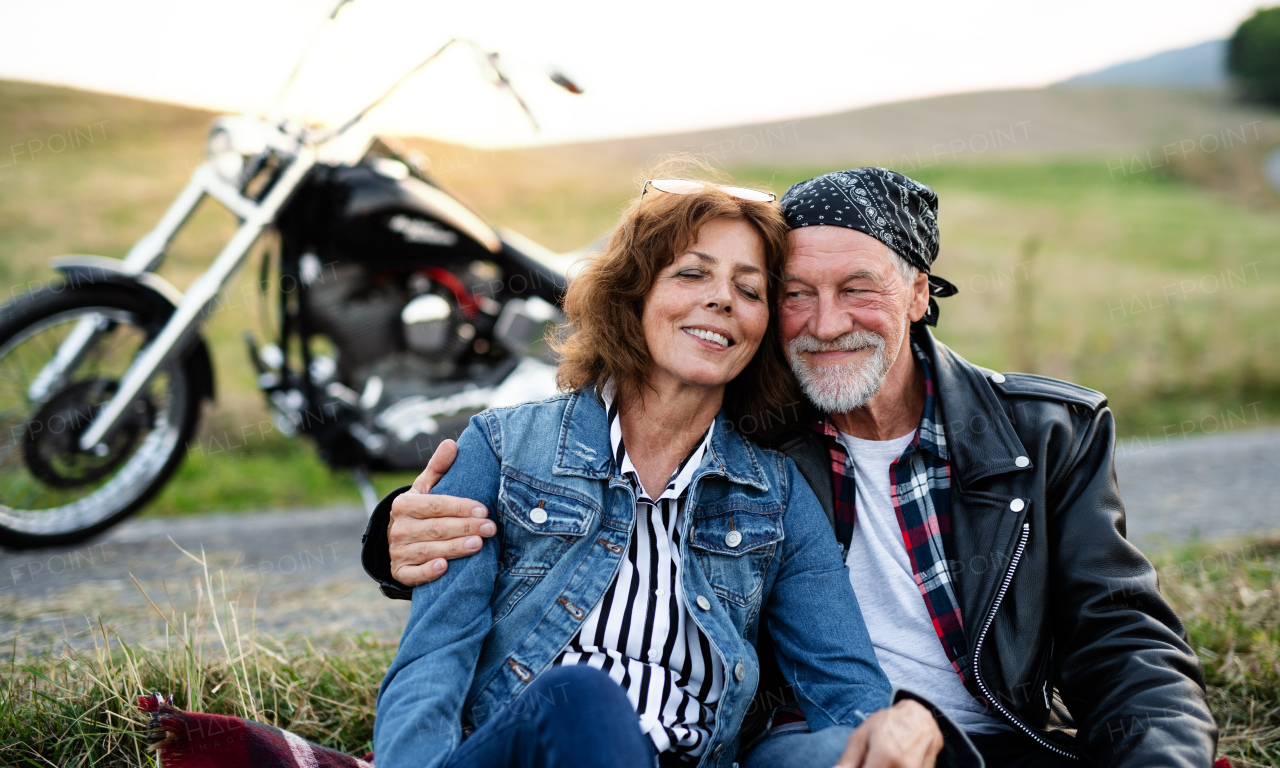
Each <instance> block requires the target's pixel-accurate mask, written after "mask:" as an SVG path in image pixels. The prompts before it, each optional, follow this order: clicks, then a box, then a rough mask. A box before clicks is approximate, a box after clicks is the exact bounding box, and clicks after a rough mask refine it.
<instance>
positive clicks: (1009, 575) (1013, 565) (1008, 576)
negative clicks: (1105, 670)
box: [973, 523, 1080, 760]
mask: <svg viewBox="0 0 1280 768" xmlns="http://www.w3.org/2000/svg"><path fill="white" fill-rule="evenodd" d="M1030 538H1031V523H1023V524H1022V535H1021V536H1020V537H1019V538H1018V547H1017V549H1015V550H1014V551H1013V559H1012V560H1010V561H1009V570H1007V571H1005V574H1004V581H1002V582H1000V590H999V591H998V592H996V599H995V602H994V603H992V604H991V610H990V611H989V612H988V613H987V620H986V622H985V623H983V625H982V631H981V632H979V633H978V642H976V643H974V645H973V679H974V681H975V682H977V683H978V688H979V689H980V690H981V691H982V695H983V696H986V697H987V701H988V702H990V704H991V706H992V707H994V708H995V710H996V711H997V712H999V713H1000V714H1001V715H1004V718H1005V719H1006V720H1008V721H1009V722H1010V723H1012V724H1013V725H1014V727H1016V728H1017V729H1018V730H1020V731H1022V732H1023V733H1025V734H1026V735H1027V736H1029V737H1030V738H1031V740H1032V741H1034V742H1035V743H1037V744H1039V745H1040V746H1042V747H1044V748H1045V749H1047V750H1049V751H1050V752H1053V753H1054V754H1056V755H1061V756H1062V757H1066V758H1070V759H1072V760H1079V759H1080V757H1079V756H1078V755H1074V754H1072V753H1071V752H1068V751H1067V750H1065V749H1063V748H1062V747H1059V746H1057V745H1055V744H1052V743H1050V742H1049V741H1048V740H1047V739H1045V738H1044V737H1043V736H1041V735H1040V734H1039V732H1037V731H1036V729H1034V728H1032V727H1031V726H1029V725H1027V724H1026V723H1024V722H1022V721H1021V720H1019V719H1018V718H1017V716H1015V715H1014V714H1013V713H1012V712H1010V711H1009V710H1008V709H1005V707H1004V705H1003V704H1001V703H1000V702H999V701H998V700H996V697H995V696H992V695H991V690H990V689H989V688H987V684H986V682H985V681H983V679H982V671H981V666H982V644H983V642H985V641H986V639H987V631H988V630H990V629H991V624H992V623H993V622H994V621H995V619H996V611H998V610H1000V603H1001V602H1003V601H1004V596H1005V593H1006V592H1008V591H1009V584H1010V583H1011V582H1012V581H1013V572H1014V571H1016V570H1017V569H1018V561H1020V560H1021V559H1022V553H1023V552H1024V551H1025V550H1026V548H1027V540H1028V539H1030Z"/></svg>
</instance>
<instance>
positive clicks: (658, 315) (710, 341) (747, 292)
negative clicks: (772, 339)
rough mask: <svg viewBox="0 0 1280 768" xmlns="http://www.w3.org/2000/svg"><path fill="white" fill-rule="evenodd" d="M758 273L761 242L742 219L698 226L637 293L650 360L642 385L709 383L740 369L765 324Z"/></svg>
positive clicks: (763, 285)
mask: <svg viewBox="0 0 1280 768" xmlns="http://www.w3.org/2000/svg"><path fill="white" fill-rule="evenodd" d="M764 270H765V265H764V241H763V240H761V238H760V235H759V234H758V233H757V232H756V230H755V229H754V228H753V227H752V226H751V225H750V224H748V223H746V222H745V221H742V220H740V219H714V220H712V221H710V222H708V223H707V224H705V225H703V227H702V229H701V230H700V231H699V232H698V238H697V240H696V241H694V243H693V244H692V245H690V246H689V247H688V248H687V249H686V250H685V251H684V252H683V253H678V254H676V258H675V261H673V262H672V263H671V264H670V265H668V266H667V267H666V268H665V269H663V270H662V271H661V272H659V273H658V278H657V280H655V281H654V283H653V287H652V288H650V289H649V295H648V296H646V297H645V302H644V314H643V317H642V318H641V322H642V324H643V327H644V336H645V342H646V343H647V344H648V346H649V355H650V357H651V358H652V361H653V362H652V366H651V368H650V370H649V380H648V382H647V383H648V384H650V385H652V386H658V387H660V386H661V384H663V383H678V384H684V385H691V386H696V387H705V388H714V387H721V386H724V385H725V384H727V383H729V382H730V381H732V380H733V378H734V377H735V376H737V375H738V374H739V373H741V372H742V369H743V368H745V367H746V366H747V363H748V362H750V361H751V358H752V356H753V355H755V353H756V350H757V349H758V348H759V347H760V342H761V340H762V339H764V335H765V329H766V328H767V327H768V325H769V306H768V296H767V294H766V287H767V280H766V276H765V271H764ZM659 391H662V389H661V388H659Z"/></svg>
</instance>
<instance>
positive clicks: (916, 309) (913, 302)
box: [907, 270, 929, 323]
mask: <svg viewBox="0 0 1280 768" xmlns="http://www.w3.org/2000/svg"><path fill="white" fill-rule="evenodd" d="M907 290H908V291H910V292H911V298H910V309H909V311H908V312H907V316H908V317H910V318H911V322H913V323H915V322H919V320H920V318H922V317H924V315H925V313H926V312H928V311H929V275H928V274H927V273H925V272H924V271H923V270H916V279H915V280H913V281H912V283H911V285H910V286H909V287H908V288H907Z"/></svg>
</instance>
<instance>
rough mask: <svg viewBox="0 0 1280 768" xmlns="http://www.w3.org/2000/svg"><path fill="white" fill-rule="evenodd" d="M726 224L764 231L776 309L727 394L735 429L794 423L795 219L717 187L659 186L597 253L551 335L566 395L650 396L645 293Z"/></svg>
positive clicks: (758, 432)
mask: <svg viewBox="0 0 1280 768" xmlns="http://www.w3.org/2000/svg"><path fill="white" fill-rule="evenodd" d="M703 175H706V174H703ZM684 178H689V176H688V175H687V173H686V175H685V176H684ZM723 181H724V180H722V179H717V180H716V183H723ZM721 218H727V219H738V220H741V221H745V222H746V223H748V224H750V225H751V226H752V227H753V228H754V229H755V230H756V232H757V233H758V234H759V235H760V239H761V241H762V242H763V244H764V262H765V273H766V279H767V289H766V290H767V297H768V302H769V308H770V314H769V325H768V329H767V330H766V332H765V337H764V339H763V340H762V341H761V343H760V348H759V349H758V350H757V351H756V354H755V355H754V356H753V357H752V358H751V361H750V362H749V363H748V364H747V366H746V368H744V369H743V371H742V373H740V374H739V375H738V376H737V378H735V379H734V380H733V381H731V382H730V383H729V385H728V386H727V387H726V388H725V398H724V407H725V410H726V413H727V415H728V417H729V419H730V420H731V421H732V424H733V427H734V428H735V429H737V430H738V431H740V432H742V433H743V434H745V435H747V436H748V437H753V438H755V439H759V440H763V439H767V438H769V437H770V436H772V434H773V433H774V432H775V431H776V426H778V425H782V424H784V423H785V422H787V421H789V420H792V419H793V417H794V413H795V412H797V410H798V407H799V404H800V403H801V402H802V401H801V398H800V397H799V395H798V389H797V387H796V385H795V380H794V379H793V378H792V376H791V371H790V369H789V368H788V367H787V362H786V357H785V355H784V353H783V350H782V343H781V338H780V334H779V330H778V320H777V317H778V315H777V311H776V307H777V294H778V289H779V285H780V277H781V275H782V266H783V260H784V258H785V257H786V247H787V239H786V238H787V225H786V221H785V220H784V219H783V217H782V212H781V210H780V209H779V207H778V204H777V203H762V202H752V201H748V200H741V199H738V198H736V197H733V196H731V195H729V194H727V193H726V192H724V191H722V190H720V189H719V188H717V187H716V186H715V184H711V183H709V184H707V186H706V187H705V188H704V189H702V190H700V191H698V192H696V193H693V194H687V195H677V194H667V193H663V192H655V191H653V190H652V189H650V191H649V192H648V193H647V194H644V195H643V199H642V198H641V197H637V198H636V199H635V200H633V201H631V203H630V204H629V205H628V206H627V208H626V210H625V211H624V212H623V214H622V219H621V221H619V222H618V225H617V227H616V228H614V230H613V233H612V234H611V235H610V237H609V241H608V244H607V245H606V246H605V248H604V250H603V251H601V252H600V253H598V254H595V255H594V256H591V257H589V258H588V260H587V263H586V265H585V266H584V267H582V269H581V271H580V272H579V273H578V274H577V276H576V277H574V279H573V280H572V282H571V283H570V284H569V290H568V293H567V294H566V295H565V300H564V311H565V315H566V317H567V318H568V321H569V323H568V325H567V326H565V327H564V328H563V329H562V330H561V332H560V333H559V334H558V335H557V337H556V338H554V339H552V348H553V349H554V350H555V351H556V353H557V354H558V355H559V356H560V369H559V371H558V373H557V375H556V380H557V383H558V384H559V385H560V388H561V389H562V390H565V391H571V390H577V389H581V388H583V387H587V386H590V385H592V384H594V383H596V382H600V381H613V382H616V384H617V386H618V392H619V394H620V396H621V397H622V398H623V400H626V399H630V398H631V397H636V396H643V392H642V391H641V390H642V386H643V383H644V380H645V377H646V376H647V374H648V372H649V366H650V364H651V362H652V360H651V358H650V355H649V350H648V344H647V343H646V341H645V336H644V329H643V327H642V324H641V317H642V315H643V313H644V301H645V297H646V296H648V294H649V290H650V289H651V288H652V287H653V284H654V282H655V280H657V276H658V274H659V273H660V272H661V271H662V270H663V269H664V268H666V267H667V266H668V265H669V264H671V262H672V261H674V260H675V257H676V255H677V254H679V253H682V252H684V251H685V250H686V249H687V248H688V247H689V246H690V245H692V244H693V243H694V241H696V240H697V237H698V232H699V231H700V230H701V229H702V227H703V226H704V225H705V224H707V223H708V222H710V221H713V220H715V219H721Z"/></svg>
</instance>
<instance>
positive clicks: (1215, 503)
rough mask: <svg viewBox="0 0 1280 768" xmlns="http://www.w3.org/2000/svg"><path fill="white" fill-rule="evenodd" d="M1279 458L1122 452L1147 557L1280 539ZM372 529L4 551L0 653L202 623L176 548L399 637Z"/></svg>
mask: <svg viewBox="0 0 1280 768" xmlns="http://www.w3.org/2000/svg"><path fill="white" fill-rule="evenodd" d="M1277 456H1280V430H1257V431H1251V432H1235V433H1227V434H1223V435H1217V436H1210V437H1201V438H1197V439H1186V440H1170V441H1167V442H1160V441H1155V442H1150V441H1138V442H1128V443H1123V444H1121V446H1119V450H1118V453H1117V462H1116V464H1117V474H1118V475H1119V478H1120V485H1121V491H1122V493H1123V495H1124V498H1125V502H1126V506H1127V509H1128V517H1129V535H1130V538H1131V539H1132V540H1133V541H1135V542H1136V543H1138V544H1139V545H1140V546H1143V547H1146V548H1149V549H1150V548H1158V547H1160V546H1163V545H1164V544H1165V543H1167V542H1179V541H1185V540H1186V539H1188V538H1190V537H1191V536H1192V535H1193V534H1194V533H1195V532H1197V531H1198V532H1199V535H1200V536H1201V537H1202V538H1205V539H1210V538H1221V537H1228V536H1239V535H1244V534H1248V533H1251V532H1261V531H1268V530H1280V514H1278V513H1280V502H1278V501H1277V500H1278V499H1280V461H1277V458H1276V457H1277ZM364 525H365V514H364V512H363V511H362V510H360V509H358V508H336V509H325V510H294V511H289V512H268V513H260V514H235V515H208V516H200V517H188V518H145V519H141V520H134V521H130V522H127V523H125V524H123V525H121V526H119V527H117V528H116V529H115V530H113V531H111V532H109V533H108V534H107V535H105V536H103V537H101V538H99V539H97V540H95V541H93V542H91V543H89V544H82V545H80V546H78V547H74V548H65V549H56V550H45V551H41V552H35V553H26V552H24V553H0V586H2V587H3V589H0V654H7V653H9V652H11V650H12V648H13V647H14V643H15V640H16V642H17V645H18V647H19V648H20V649H23V650H38V649H41V648H50V647H56V646H58V645H59V644H61V643H63V642H70V643H72V644H73V645H76V646H80V647H84V646H91V645H92V643H93V641H92V638H91V635H90V632H89V622H88V619H86V617H92V616H101V617H102V619H103V621H104V622H105V623H106V624H108V625H109V626H111V627H112V628H113V629H114V630H115V631H117V632H118V633H119V634H120V636H121V637H123V638H125V639H126V640H129V641H131V642H136V641H148V642H157V641H158V640H157V639H158V638H163V635H164V628H165V627H164V621H163V619H161V617H160V616H159V614H158V613H157V611H156V609H154V608H152V606H151V605H150V604H149V603H148V602H147V599H146V598H144V597H143V595H142V592H141V591H140V590H139V586H138V585H140V586H141V588H142V589H143V590H145V592H146V594H147V596H149V597H150V599H151V600H152V601H154V602H155V604H156V605H157V606H159V607H160V609H161V610H162V611H164V613H165V614H166V615H167V616H168V617H169V618H170V621H172V622H173V623H174V624H175V625H177V626H181V617H182V616H183V615H184V614H186V615H188V616H194V615H196V613H197V609H198V607H199V606H201V605H203V607H204V610H205V612H206V613H207V610H208V606H209V602H208V581H206V578H205V575H204V574H205V569H204V568H203V567H202V566H201V565H199V564H198V563H197V562H195V561H193V560H192V559H191V558H190V557H188V556H187V555H184V554H183V553H182V552H181V551H180V550H179V549H178V547H179V546H181V547H183V548H185V549H186V550H188V551H189V552H192V553H193V554H195V555H197V556H203V557H204V558H205V562H206V563H207V564H208V571H209V574H210V576H211V578H212V581H213V584H214V588H215V592H216V594H217V595H218V596H219V597H220V596H221V595H223V594H225V595H226V596H227V597H228V598H230V599H232V600H234V601H236V606H237V618H238V620H239V621H240V623H241V624H242V625H243V626H249V625H250V624H252V625H253V626H255V627H257V628H258V629H261V630H265V631H268V632H271V633H272V634H274V635H277V636H289V635H291V634H306V635H307V636H308V637H310V638H313V639H314V640H316V641H319V642H324V641H325V640H326V639H330V640H331V639H334V638H338V637H342V636H345V635H347V634H349V633H350V632H353V631H354V632H369V633H370V634H372V635H374V636H375V637H379V638H385V639H394V638H396V637H397V636H398V635H399V633H400V630H401V628H402V627H403V625H404V621H405V619H406V617H407V615H408V604H407V603H405V602H404V601H392V600H387V599H385V598H383V597H382V596H381V595H380V594H379V593H378V591H377V590H376V589H375V588H374V586H373V582H371V581H370V580H369V579H368V578H366V577H365V575H364V572H363V571H362V570H361V568H360V564H359V546H360V545H359V542H360V534H361V533H362V532H363V530H364ZM170 538H172V541H171V540H170ZM202 552H203V555H202V554H201V553H202ZM130 574H132V575H133V577H136V578H137V580H138V585H135V584H134V582H133V579H132V578H131V577H130ZM202 601H203V602H202ZM218 604H219V605H221V599H219V600H218Z"/></svg>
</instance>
